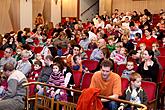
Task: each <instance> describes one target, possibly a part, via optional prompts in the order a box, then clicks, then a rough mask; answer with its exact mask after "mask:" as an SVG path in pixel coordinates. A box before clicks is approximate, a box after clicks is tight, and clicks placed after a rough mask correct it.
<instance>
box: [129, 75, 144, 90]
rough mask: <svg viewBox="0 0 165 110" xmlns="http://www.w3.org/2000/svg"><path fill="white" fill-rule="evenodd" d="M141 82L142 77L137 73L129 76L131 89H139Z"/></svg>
mask: <svg viewBox="0 0 165 110" xmlns="http://www.w3.org/2000/svg"><path fill="white" fill-rule="evenodd" d="M141 81H142V77H141V75H140V74H139V73H137V72H133V73H132V74H131V75H130V84H131V87H133V88H139V87H141Z"/></svg>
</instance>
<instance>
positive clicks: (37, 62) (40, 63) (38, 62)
mask: <svg viewBox="0 0 165 110" xmlns="http://www.w3.org/2000/svg"><path fill="white" fill-rule="evenodd" d="M34 65H39V66H41V67H42V62H41V61H39V60H36V61H35V62H34Z"/></svg>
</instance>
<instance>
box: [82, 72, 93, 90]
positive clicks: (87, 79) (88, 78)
mask: <svg viewBox="0 0 165 110" xmlns="http://www.w3.org/2000/svg"><path fill="white" fill-rule="evenodd" d="M92 76H93V73H85V74H84V76H83V79H82V85H81V90H83V89H85V88H88V87H89V86H90V84H91V79H92Z"/></svg>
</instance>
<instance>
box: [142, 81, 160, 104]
mask: <svg viewBox="0 0 165 110" xmlns="http://www.w3.org/2000/svg"><path fill="white" fill-rule="evenodd" d="M142 88H143V89H144V91H145V92H146V94H147V97H148V101H151V100H154V99H156V93H157V86H156V83H154V82H150V81H142Z"/></svg>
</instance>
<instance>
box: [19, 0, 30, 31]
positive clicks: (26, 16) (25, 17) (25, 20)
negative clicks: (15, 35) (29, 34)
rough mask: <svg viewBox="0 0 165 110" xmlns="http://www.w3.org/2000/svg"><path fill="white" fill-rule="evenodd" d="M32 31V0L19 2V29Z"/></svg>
mask: <svg viewBox="0 0 165 110" xmlns="http://www.w3.org/2000/svg"><path fill="white" fill-rule="evenodd" d="M25 27H28V28H30V29H32V0H27V1H26V0H20V29H21V30H22V29H24V28H25Z"/></svg>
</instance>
